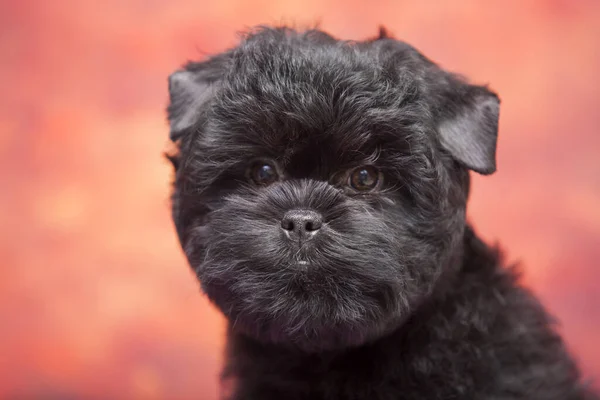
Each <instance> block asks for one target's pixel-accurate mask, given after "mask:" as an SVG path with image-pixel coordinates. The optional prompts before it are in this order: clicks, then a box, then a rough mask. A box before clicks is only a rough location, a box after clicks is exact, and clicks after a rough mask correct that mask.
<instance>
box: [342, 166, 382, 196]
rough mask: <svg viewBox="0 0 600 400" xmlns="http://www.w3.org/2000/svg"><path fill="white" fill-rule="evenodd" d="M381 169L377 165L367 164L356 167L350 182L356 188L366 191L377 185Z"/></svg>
mask: <svg viewBox="0 0 600 400" xmlns="http://www.w3.org/2000/svg"><path fill="white" fill-rule="evenodd" d="M379 175H380V174H379V171H378V170H377V168H375V167H371V166H365V167H359V168H356V169H355V170H354V171H352V174H351V175H350V179H349V184H350V186H352V187H353V188H354V189H356V190H358V191H361V192H366V191H369V190H373V189H375V188H376V187H377V183H378V182H379Z"/></svg>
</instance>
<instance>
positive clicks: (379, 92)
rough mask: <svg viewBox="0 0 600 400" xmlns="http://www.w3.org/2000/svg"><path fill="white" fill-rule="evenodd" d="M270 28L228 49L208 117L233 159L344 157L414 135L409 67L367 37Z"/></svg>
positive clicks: (365, 154)
mask: <svg viewBox="0 0 600 400" xmlns="http://www.w3.org/2000/svg"><path fill="white" fill-rule="evenodd" d="M269 34H270V35H271V36H266V37H254V38H251V39H249V40H248V41H246V42H244V43H243V44H242V45H240V47H238V48H237V49H236V50H235V51H234V52H233V55H232V61H231V66H230V68H229V70H228V72H227V74H226V75H225V77H224V79H223V83H222V85H221V87H220V89H219V90H218V92H217V93H216V101H215V102H214V104H213V107H212V113H211V114H212V118H210V119H209V121H208V123H207V127H208V128H209V129H207V134H208V135H210V136H211V140H213V141H216V142H222V143H223V144H225V143H227V146H226V147H227V148H228V149H232V148H235V149H236V151H237V152H238V155H237V156H238V157H239V156H240V155H244V156H271V157H277V158H283V159H286V160H291V159H293V158H296V159H303V160H305V161H306V162H308V161H307V160H310V159H314V160H317V159H327V160H332V159H336V160H338V162H340V163H343V162H354V160H360V159H370V158H373V157H374V156H375V154H376V153H377V152H379V151H380V149H381V147H382V146H383V145H385V147H390V146H400V147H403V146H406V143H407V140H411V139H410V138H411V137H414V135H412V130H413V129H414V127H415V126H417V125H419V124H421V123H422V122H423V121H422V118H423V116H424V115H425V112H423V110H420V109H419V107H420V103H419V102H418V98H419V96H420V90H419V87H418V85H417V80H416V79H414V76H412V74H411V71H410V69H407V68H404V69H403V71H402V73H401V74H400V73H399V72H398V69H396V68H395V65H394V64H393V63H392V62H390V60H385V59H383V57H381V55H380V49H378V48H376V47H374V46H372V45H371V44H369V43H361V44H356V43H345V42H344V43H342V42H338V41H335V40H334V39H332V38H330V37H328V36H326V35H324V34H323V35H324V36H323V35H321V36H317V37H316V38H306V37H299V36H289V35H288V36H286V35H279V36H273V35H274V34H273V33H272V32H269ZM224 148H225V146H223V147H221V151H226V150H223V149H224ZM255 153H261V154H255Z"/></svg>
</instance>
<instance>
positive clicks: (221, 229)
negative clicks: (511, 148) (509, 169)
mask: <svg viewBox="0 0 600 400" xmlns="http://www.w3.org/2000/svg"><path fill="white" fill-rule="evenodd" d="M169 92H170V100H171V102H170V105H169V109H168V113H169V121H170V128H171V139H172V140H173V141H175V142H177V143H178V145H179V146H178V148H179V151H178V154H176V155H174V156H173V157H172V161H173V164H174V166H175V169H176V181H175V190H174V195H173V218H174V221H175V225H176V227H177V232H178V235H179V239H180V241H181V243H182V246H183V249H184V251H185V254H186V255H187V257H188V260H189V262H190V264H191V266H192V268H193V269H194V270H195V271H196V273H197V275H198V277H199V279H200V281H201V283H202V288H203V290H204V292H205V293H206V294H207V295H208V297H209V298H210V299H211V300H212V302H213V303H214V304H216V305H217V307H219V309H220V310H221V311H222V312H223V313H224V314H225V315H226V316H227V318H228V319H229V330H228V332H229V337H228V349H227V365H226V367H225V371H224V377H225V378H231V379H232V381H233V382H234V389H233V394H232V395H231V398H232V399H236V400H237V399H239V400H242V399H243V400H250V399H253V400H254V399H260V400H270V399H277V400H293V399H370V400H371V399H372V400H375V399H390V400H391V399H407V400H408V399H560V400H566V399H584V398H592V396H591V395H590V394H586V392H585V388H584V387H583V385H582V384H581V383H580V378H579V373H578V370H577V368H576V366H575V365H574V363H573V362H572V361H571V359H570V358H569V355H568V354H567V352H566V351H565V347H564V344H563V342H562V341H561V339H560V337H559V336H558V335H557V334H556V332H555V331H554V329H553V326H552V320H551V318H549V317H548V315H547V314H546V313H545V311H544V310H543V308H542V307H541V306H540V304H539V303H538V302H537V301H536V299H535V298H534V297H533V296H532V295H531V294H530V293H529V292H527V291H526V290H524V289H523V288H521V287H520V286H519V285H518V284H517V282H516V280H517V277H516V273H515V272H514V271H513V270H511V269H505V268H503V267H501V265H500V264H501V263H500V260H499V256H498V253H497V251H496V250H494V249H491V248H489V247H488V246H486V245H485V244H484V243H482V242H481V241H480V240H479V239H478V238H477V236H476V235H475V234H474V233H473V231H472V230H471V229H470V228H469V226H468V225H467V224H466V222H465V208H466V202H467V197H468V193H469V172H468V170H473V171H475V172H478V173H481V174H491V173H493V172H494V171H495V169H496V165H495V153H496V137H497V129H498V107H499V101H498V97H497V96H496V94H494V93H493V92H491V91H490V90H488V89H487V88H486V87H483V86H475V85H471V84H469V83H467V82H466V81H465V80H463V79H462V78H460V77H458V76H456V75H453V74H450V73H448V72H445V71H443V70H442V69H440V68H439V67H438V66H437V65H436V64H434V63H433V62H431V61H430V60H428V59H427V58H425V57H424V56H423V55H421V54H420V53H419V52H418V51H417V50H415V49H414V48H412V47H411V46H409V45H407V44H405V43H402V42H399V41H397V40H394V39H392V38H390V37H389V36H388V35H387V34H386V33H385V31H384V30H382V31H381V33H380V35H379V37H377V38H374V39H372V40H367V41H364V42H348V41H339V40H336V39H334V38H333V37H331V36H330V35H328V34H326V33H324V32H321V31H319V30H309V31H305V32H298V31H295V30H293V29H289V28H275V29H273V28H258V29H255V30H254V31H252V32H251V33H249V34H247V35H246V36H245V38H244V39H243V41H242V43H241V44H240V45H239V46H238V47H236V48H234V49H231V50H229V51H226V52H224V53H222V54H219V55H217V56H214V57H212V58H210V59H208V60H207V61H204V62H190V63H188V64H187V65H186V66H185V67H184V68H183V69H182V70H179V71H176V72H175V73H173V74H172V75H171V76H170V78H169Z"/></svg>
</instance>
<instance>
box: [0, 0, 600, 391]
mask: <svg viewBox="0 0 600 400" xmlns="http://www.w3.org/2000/svg"><path fill="white" fill-rule="evenodd" d="M316 21H320V22H321V26H322V27H323V28H324V29H326V30H328V31H330V32H331V33H333V34H335V35H337V36H339V37H342V38H347V39H360V38H363V37H366V36H372V35H374V34H375V33H376V30H377V26H378V24H380V23H381V24H385V25H386V26H388V27H389V28H390V30H391V31H392V32H393V33H394V34H395V35H396V36H397V37H398V38H401V39H404V40H406V41H408V42H410V43H412V44H413V45H415V46H416V47H417V48H419V49H420V50H422V51H423V52H424V53H425V54H426V55H428V56H429V57H431V58H433V59H434V60H436V61H438V62H439V63H441V64H442V66H444V67H446V68H448V69H451V70H455V71H459V72H462V73H464V74H466V75H468V76H470V77H471V78H472V79H473V80H475V81H476V82H478V83H490V84H491V86H492V88H494V89H495V90H497V91H498V92H499V93H500V95H501V97H502V100H503V103H502V112H501V121H500V139H499V158H498V165H499V171H498V173H497V174H495V175H493V176H491V177H486V178H481V177H475V181H474V189H473V194H472V198H471V203H470V209H469V214H470V217H471V219H472V220H473V221H474V223H475V226H476V227H477V229H478V230H479V232H480V233H481V234H482V235H483V236H484V237H485V238H486V239H487V240H489V241H490V242H495V241H499V242H500V243H501V244H502V246H503V247H504V248H505V249H506V251H507V255H508V259H509V260H510V261H520V262H521V263H522V268H523V270H524V275H525V276H524V281H525V283H526V284H527V285H528V286H530V287H532V288H533V290H535V292H536V293H538V294H539V295H540V296H541V297H542V299H543V301H544V302H545V304H546V305H547V307H548V308H549V309H550V310H551V312H552V313H553V314H555V315H556V316H557V317H558V318H559V320H560V321H561V322H562V324H563V325H562V328H561V329H562V332H563V333H564V335H565V338H566V340H567V342H568V344H569V346H570V348H571V349H572V351H573V354H574V355H575V356H576V357H577V359H578V360H579V361H580V363H581V366H582V368H583V370H584V371H585V373H586V374H587V375H588V376H596V377H597V378H598V379H600V345H598V337H600V334H599V332H600V329H599V328H600V283H599V282H600V262H599V260H600V132H599V127H600V83H599V82H598V73H599V72H600V1H596V0H588V1H576V0H547V1H542V0H537V1H533V0H532V1H527V2H523V1H520V0H510V1H509V0H498V1H486V2H483V1H479V0H463V1H449V0H444V1H442V0H440V1H435V2H431V1H369V2H362V1H349V0H326V1H324V0H293V1H286V2H284V1H274V0H271V1H269V0H253V1H220V2H216V1H215V2H210V3H208V2H201V1H198V0H196V1H191V0H181V1H173V0H172V1H168V0H128V1H123V0H105V1H102V2H100V1H92V0H85V1H84V0H61V1H47V0H21V1H20V2H17V1H10V0H0V32H1V34H0V52H1V57H2V58H1V60H2V62H1V63H0V87H1V89H2V96H0V166H1V167H2V168H1V169H0V171H1V172H0V173H1V175H0V182H1V186H0V255H1V258H0V259H1V260H2V264H1V270H0V398H3V399H4V398H11V399H17V398H19V399H20V398H38V399H49V398H52V399H75V398H77V399H82V398H85V399H93V398H96V399H100V398H102V399H107V398H110V399H134V398H136V399H154V398H157V399H158V398H164V399H188V398H189V399H192V398H194V399H201V400H213V399H216V398H217V393H218V389H217V387H218V386H217V374H218V372H219V368H220V364H221V349H222V345H223V338H222V334H223V332H224V323H223V320H222V318H221V317H220V315H219V314H218V313H217V311H215V310H214V309H213V308H212V307H211V306H210V305H209V304H208V302H207V300H206V299H205V298H204V297H203V296H202V295H201V294H200V292H199V286H198V284H197V282H196V280H195V278H194V276H193V275H192V273H191V272H190V270H189V268H188V266H187V265H186V263H185V261H184V258H183V257H182V254H181V251H180V249H179V245H178V243H177V241H176V237H175V233H174V230H173V227H172V224H171V221H170V215H169V201H168V194H169V181H170V178H171V176H170V175H171V171H170V167H169V166H168V164H167V162H165V160H164V159H163V158H162V156H161V152H162V150H163V149H164V148H165V145H166V144H167V142H168V141H167V135H168V132H167V125H166V123H165V120H164V119H165V118H164V107H165V105H166V102H167V83H166V82H167V81H166V77H167V75H168V74H169V73H170V72H171V71H172V70H174V69H175V68H176V67H178V65H179V64H181V63H183V62H184V61H185V60H187V59H189V58H192V59H198V58H201V57H202V56H203V54H205V53H214V52H218V51H220V50H223V49H224V48H226V47H227V46H231V45H233V44H234V43H235V41H236V36H235V32H236V31H237V30H240V29H243V28H245V27H248V26H252V25H255V24H258V23H281V22H297V23H299V24H312V23H314V22H316Z"/></svg>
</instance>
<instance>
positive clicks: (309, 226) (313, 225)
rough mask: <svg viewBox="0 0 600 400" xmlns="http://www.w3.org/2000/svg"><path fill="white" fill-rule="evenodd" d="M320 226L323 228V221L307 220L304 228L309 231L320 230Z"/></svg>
mask: <svg viewBox="0 0 600 400" xmlns="http://www.w3.org/2000/svg"><path fill="white" fill-rule="evenodd" d="M320 228H321V221H318V220H309V221H306V223H305V225H304V229H306V231H307V232H314V231H318V230H319V229H320Z"/></svg>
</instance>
